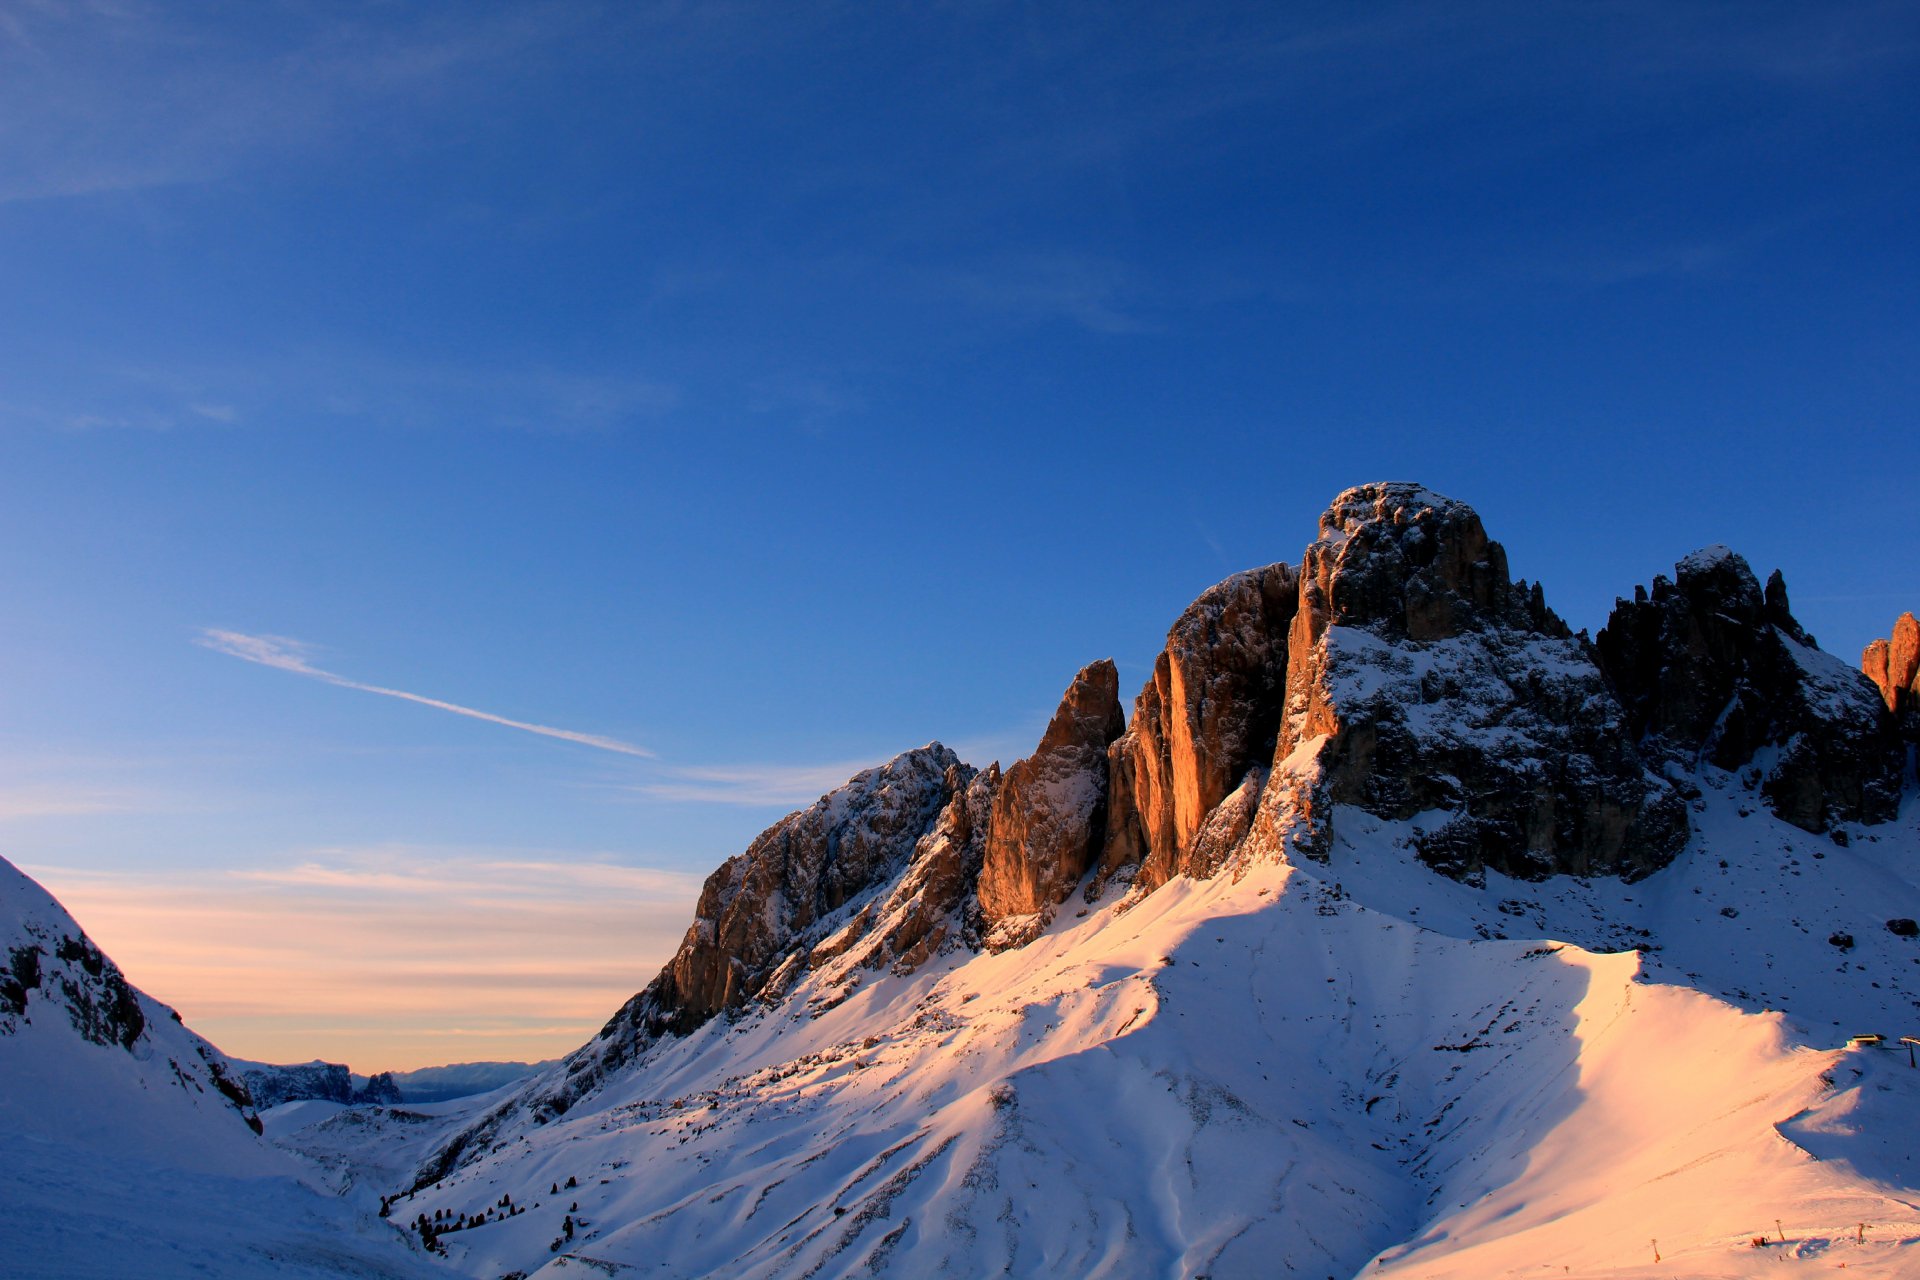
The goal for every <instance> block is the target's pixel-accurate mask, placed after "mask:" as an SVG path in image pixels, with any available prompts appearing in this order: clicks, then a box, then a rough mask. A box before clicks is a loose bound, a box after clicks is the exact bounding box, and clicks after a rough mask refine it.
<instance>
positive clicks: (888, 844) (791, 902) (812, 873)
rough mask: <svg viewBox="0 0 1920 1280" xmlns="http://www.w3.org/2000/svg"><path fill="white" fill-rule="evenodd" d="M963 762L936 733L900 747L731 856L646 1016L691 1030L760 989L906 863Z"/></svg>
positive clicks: (651, 994) (709, 887)
mask: <svg viewBox="0 0 1920 1280" xmlns="http://www.w3.org/2000/svg"><path fill="white" fill-rule="evenodd" d="M959 763H960V760H959V757H957V756H955V755H954V754H953V752H951V751H949V750H948V749H947V748H946V747H944V746H942V745H941V744H939V743H937V742H935V743H931V744H929V745H927V746H924V747H921V748H919V749H918V750H916V751H909V752H907V753H905V754H904V755H900V756H896V757H894V758H893V759H892V760H890V761H888V762H887V763H886V764H884V765H882V766H880V767H879V768H877V769H869V770H867V771H866V772H864V773H862V774H860V775H858V776H857V777H855V778H853V779H852V780H851V781H849V782H848V783H847V784H846V785H845V786H843V787H841V788H840V789H839V790H837V791H834V792H832V793H830V794H828V795H826V796H823V797H821V798H820V799H819V800H818V801H816V802H815V803H814V804H813V805H812V806H810V807H809V808H806V809H802V810H801V811H800V812H798V813H794V814H790V815H788V816H787V817H785V818H782V819H781V820H780V821H779V822H776V823H774V824H773V826H771V827H769V828H767V830H766V831H765V832H763V833H762V834H761V835H760V838H759V839H757V840H755V841H754V842H753V843H752V844H751V845H749V846H748V847H747V851H746V852H745V853H742V854H739V855H738V856H736V857H733V858H729V859H728V860H727V861H726V862H725V863H724V864H722V865H721V867H720V869H719V870H718V871H716V872H714V873H713V875H711V876H709V877H708V878H707V883H706V886H705V887H704V888H703V889H702V890H701V891H700V904H699V906H698V907H697V908H696V909H695V919H694V922H693V927H692V928H690V929H688V930H687V936H686V940H685V941H684V942H682V943H681V945H680V950H679V952H678V953H676V954H675V956H674V957H673V959H672V961H671V962H669V963H668V965H667V968H666V969H665V971H663V972H662V973H661V975H660V977H659V979H658V980H656V982H655V983H654V985H653V986H652V987H650V988H648V992H647V993H646V994H644V995H642V996H641V997H640V999H641V1000H642V1001H647V1002H650V1004H651V1008H650V1009H649V1010H648V1011H647V1019H648V1020H649V1021H653V1022H656V1023H659V1024H662V1025H664V1026H667V1027H671V1028H672V1029H673V1030H676V1031H686V1030H691V1029H692V1028H694V1027H696V1026H699V1025H700V1024H701V1023H702V1022H705V1021H706V1020H707V1019H708V1018H710V1017H712V1016H713V1015H714V1014H716V1013H718V1012H720V1011H721V1010H722V1009H726V1008H730V1007H737V1006H739V1005H741V1004H743V1003H745V1002H746V1001H747V1000H748V999H750V998H751V997H753V996H754V995H757V994H758V993H759V991H760V989H761V987H763V986H764V985H766V982H767V980H768V979H769V978H771V977H772V976H773V975H774V973H775V972H777V971H778V970H779V968H780V966H781V965H782V963H783V962H784V961H786V960H787V959H788V958H789V957H790V956H791V955H792V954H793V953H795V952H796V951H797V950H800V949H802V948H803V947H809V946H811V945H812V944H813V943H814V942H816V941H818V940H819V938H820V937H821V936H823V935H824V934H825V933H826V932H828V928H827V926H828V924H829V922H832V921H834V918H835V914H836V913H837V912H839V911H841V909H842V908H844V907H846V906H848V904H850V903H852V902H853V901H854V900H855V899H856V898H859V897H861V896H862V895H864V894H867V893H868V892H870V891H871V890H873V889H874V888H876V887H877V886H880V885H885V884H889V883H890V882H891V881H892V880H893V879H894V878H895V877H896V876H898V875H899V873H900V872H901V871H902V870H903V869H904V868H905V867H906V865H907V860H908V858H909V856H910V855H911V854H912V853H913V849H914V846H915V844H916V843H918V841H919V839H920V837H921V836H923V835H925V834H926V833H927V832H928V831H929V830H930V829H931V828H932V826H933V824H934V820H935V819H936V818H937V817H938V816H939V814H940V811H941V810H942V809H944V808H945V807H946V805H947V802H948V801H949V800H951V799H952V798H953V786H954V784H955V782H956V781H957V780H958V779H957V777H956V776H955V775H953V774H952V773H950V772H949V771H950V770H951V769H952V767H953V766H954V765H957V764H959ZM629 1007H630V1008H631V1007H632V1006H629ZM616 1021H618V1019H616Z"/></svg>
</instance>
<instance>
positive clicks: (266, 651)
mask: <svg viewBox="0 0 1920 1280" xmlns="http://www.w3.org/2000/svg"><path fill="white" fill-rule="evenodd" d="M195 643H197V644H200V645H203V646H205V647H206V648H209V649H212V650H213V651H214V652H216V653H224V654H227V655H228V656H230V657H234V658H240V659H242V660H243V661H246V662H254V663H258V664H259V665H261V666H263V667H273V668H274V669H276V670H279V671H291V672H292V673H293V674H294V675H297V676H309V677H311V678H312V679H315V680H324V681H326V682H327V683H328V684H332V685H338V686H340V687H341V688H342V689H358V690H360V692H362V693H377V694H379V695H381V696H382V697H385V698H399V699H401V700H402V701H405V702H417V703H419V704H420V705H421V706H423V707H437V708H438V709H439V710H441V711H451V712H453V714H455V715H457V716H467V717H468V718H470V719H473V720H485V721H487V722H488V723H489V724H503V725H505V726H507V728H509V729H519V730H522V731H523V732H526V733H537V734H539V735H540V736H541V737H543V738H559V739H561V740H562V741H565V742H577V743H579V744H580V745H582V746H586V747H598V748H599V749H600V750H602V751H617V752H619V753H620V754H621V755H623V756H643V757H647V758H652V756H653V752H651V751H649V750H647V749H646V748H645V747H636V746H634V745H633V744H632V743H631V742H622V741H620V740H619V739H618V738H603V737H600V736H599V735H598V734H592V733H575V732H574V731H573V730H571V729H556V728H554V727H553V726H552V725H545V724H529V723H527V722H526V721H525V720H509V719H507V718H506V717H505V716H497V715H494V714H493V713H492V712H491V711H478V710H475V709H474V708H473V707H463V706H461V705H460V704H459V703H457V702H442V701H441V700H440V699H438V698H429V697H426V696H424V695H422V694H418V693H408V692H407V691H406V690H405V689H388V688H384V687H382V686H380V685H377V684H362V683H361V682H360V681H358V680H349V679H347V678H346V677H345V676H337V675H335V674H333V672H331V671H322V670H320V668H318V667H315V666H312V665H310V664H309V663H308V662H307V659H306V656H305V654H306V650H307V646H306V645H305V644H302V643H301V642H300V641H298V640H290V639H288V638H287V637H285V636H250V635H244V634H242V633H240V632H238V631H220V630H218V629H216V628H213V627H206V628H203V629H202V630H201V632H200V638H199V639H198V640H197V641H196V642H195Z"/></svg>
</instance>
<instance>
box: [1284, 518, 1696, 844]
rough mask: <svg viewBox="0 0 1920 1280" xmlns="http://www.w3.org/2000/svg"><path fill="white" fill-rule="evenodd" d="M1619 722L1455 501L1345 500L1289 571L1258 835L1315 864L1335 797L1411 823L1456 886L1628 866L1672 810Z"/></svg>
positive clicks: (1538, 595)
mask: <svg viewBox="0 0 1920 1280" xmlns="http://www.w3.org/2000/svg"><path fill="white" fill-rule="evenodd" d="M1624 727H1625V726H1624V718H1623V716H1622V714H1621V711H1620V708H1619V707H1618V705H1617V704H1615V702H1614V701H1613V699H1612V698H1611V696H1610V695H1609V693H1608V690H1607V685H1606V681H1605V679H1604V677H1603V676H1602V675H1601V673H1600V670H1599V668H1598V667H1597V666H1596V665H1595V663H1594V660H1593V655H1592V653H1591V651H1590V650H1589V648H1588V647H1587V645H1586V644H1585V643H1584V641H1582V640H1581V639H1578V638H1575V637H1572V636H1570V635H1569V634H1568V632H1567V628H1566V625H1565V624H1564V623H1563V622H1561V621H1560V619H1559V618H1558V617H1557V616H1556V615H1555V614H1554V613H1553V611H1552V610H1550V609H1549V608H1547V605H1546V601H1545V598H1544V595H1543V593H1542V592H1541V590H1540V588H1539V586H1538V585H1534V586H1531V587H1530V586H1528V585H1527V584H1526V583H1524V582H1520V583H1514V582H1511V581H1509V579H1508V576H1507V558H1506V553H1505V551H1503V550H1502V549H1501V547H1500V544H1499V543H1497V542H1493V541H1491V540H1490V539H1488V537H1487V535H1486V531H1485V530H1484V529H1483V528H1482V527H1481V524H1480V518H1479V517H1478V516H1477V515H1475V514H1474V513H1473V511H1472V510H1471V509H1470V508H1468V507H1467V506H1465V505H1464V504H1462V503H1459V502H1455V501H1453V500H1451V499H1449V498H1444V497H1441V496H1439V495H1437V494H1434V493H1432V492H1430V491H1428V490H1425V489H1422V488H1420V487H1419V486H1417V485H1408V484H1377V485H1363V486H1361V487H1360V488H1357V489H1350V490H1348V491H1347V492H1345V493H1343V494H1341V495H1340V496H1339V497H1338V498H1336V499H1335V500H1334V503H1333V506H1332V507H1330V508H1329V509H1328V511H1327V513H1326V514H1325V515H1323V516H1322V517H1321V518H1320V537H1319V538H1318V540H1316V541H1315V542H1314V543H1313V544H1312V545H1311V546H1309V547H1308V548H1307V553H1306V558H1305V560H1304V561H1303V563H1302V567H1301V571H1300V605H1299V609H1298V611H1297V612H1296V613H1295V615H1294V618H1293V627H1292V634H1291V636H1290V639H1289V650H1288V659H1287V703H1286V714H1285V718H1284V720H1283V722H1282V725H1281V730H1280V736H1279V743H1278V746H1277V749H1276V752H1275V767H1274V770H1273V774H1272V776H1271V778H1270V780H1269V782H1268V786H1267V793H1266V795H1264V796H1263V797H1262V800H1261V811H1260V813H1259V815H1258V816H1257V817H1256V819H1255V823H1254V826H1255V830H1256V832H1257V838H1258V842H1259V843H1260V844H1261V845H1262V846H1263V847H1266V848H1270V849H1278V848H1281V847H1283V846H1288V845H1290V846H1291V847H1292V848H1294V849H1296V850H1297V851H1299V852H1302V853H1305V854H1307V855H1308V856H1322V855H1323V854H1324V850H1325V849H1326V847H1327V842H1328V840H1329V838H1330V836H1331V830H1330V822H1331V814H1332V806H1333V805H1335V804H1345V805H1352V806H1355V807H1356V808H1359V809H1362V810H1364V811H1366V812H1368V813H1371V814H1373V815H1375V816H1378V817H1382V818H1388V819H1395V820H1403V819H1415V818H1418V819H1419V821H1418V822H1417V824H1416V826H1415V830H1414V835H1413V839H1414V841H1415V844H1416V847H1417V848H1418V850H1419V853H1420V856H1421V858H1422V859H1423V860H1424V861H1425V862H1427V863H1428V865H1430V866H1432V867H1433V868H1434V869H1435V870H1438V871H1440V872H1442V873H1443V874H1446V875H1449V876H1453V877H1455V878H1462V877H1477V876H1479V875H1480V874H1482V873H1483V872H1484V870H1485V869H1487V868H1493V869H1495V870H1498V871H1501V872H1504V873H1506V874H1508V875H1514V876H1519V877H1523V878H1538V877H1540V876H1545V875H1552V874H1557V873H1573V874H1579V875H1586V874H1605V875H1625V876H1628V877H1633V876H1641V875H1645V874H1647V873H1648V872H1650V871H1652V870H1654V869H1656V868H1658V867H1661V866H1664V865H1665V864H1666V863H1667V862H1668V861H1670V860H1671V859H1672V858H1673V856H1674V855H1675V854H1676V853H1677V852H1678V851H1679V849H1680V847H1681V846H1682V845H1683V844H1684V843H1685V841H1686V835H1687V826H1686V813H1685V808H1684V805H1683V803H1682V801H1681V799H1680V798H1679V796H1678V795H1677V794H1676V793H1675V792H1674V790H1673V788H1672V786H1671V785H1670V784H1669V783H1668V782H1667V781H1666V780H1664V779H1662V778H1659V777H1657V776H1654V775H1653V774H1651V773H1649V772H1648V771H1647V769H1646V767H1645V765H1644V762H1643V761H1642V760H1641V758H1640V756H1639V755H1638V753H1637V752H1636V751H1635V750H1634V749H1633V747H1632V745H1631V744H1630V743H1629V742H1628V741H1627V740H1626V735H1625V733H1624Z"/></svg>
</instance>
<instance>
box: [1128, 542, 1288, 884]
mask: <svg viewBox="0 0 1920 1280" xmlns="http://www.w3.org/2000/svg"><path fill="white" fill-rule="evenodd" d="M1299 603H1300V579H1299V575H1297V574H1296V573H1295V572H1294V570H1293V569H1292V567H1290V566H1288V565H1285V564H1270V565H1267V566H1266V567H1265V568H1262V569H1249V570H1247V571H1246V572H1244V573H1236V574H1234V575H1233V576H1232V577H1230V578H1228V579H1226V580H1225V581H1224V582H1220V583H1216V584H1215V585H1214V586H1212V587H1209V588H1208V589H1207V590H1206V591H1204V592H1202V593H1201V595H1200V597H1199V598H1198V599H1197V600H1195V601H1194V602H1193V603H1192V604H1190V605H1188V606H1187V608H1186V609H1185V610H1184V611H1183V612H1182V613H1181V615H1180V616H1179V618H1177V619H1176V620H1175V621H1174V624H1173V626H1172V627H1171V628H1170V629H1169V630H1168V631H1167V643H1166V647H1165V648H1164V649H1163V650H1161V652H1160V655H1159V657H1158V658H1156V659H1155V660H1154V667H1153V677H1152V679H1150V680H1149V681H1148V682H1147V684H1146V687H1145V688H1143V689H1142V690H1141V691H1140V696H1139V697H1138V698H1137V699H1136V700H1135V701H1134V708H1133V722H1132V725H1131V726H1130V728H1129V729H1128V731H1127V733H1126V735H1125V736H1124V737H1122V738H1120V739H1119V740H1118V741H1116V742H1115V743H1114V744H1113V748H1112V751H1111V753H1110V763H1109V778H1110V784H1111V790H1112V797H1113V799H1112V805H1111V808H1110V811H1109V819H1108V824H1107V837H1106V842H1105V847H1104V848H1103V850H1102V853H1101V870H1102V875H1103V878H1104V877H1107V876H1111V875H1113V874H1115V873H1118V872H1123V871H1126V870H1129V869H1132V868H1135V867H1137V868H1138V872H1137V875H1136V882H1137V883H1139V884H1141V885H1142V886H1144V887H1152V886H1154V885H1160V884H1164V883H1166V881H1168V880H1170V879H1172V878H1173V877H1174V876H1175V875H1178V874H1181V873H1183V872H1198V871H1200V870H1201V869H1202V864H1203V863H1204V862H1205V861H1206V858H1205V856H1204V854H1203V855H1202V856H1201V857H1200V858H1198V859H1196V858H1194V857H1193V856H1192V854H1193V852H1194V841H1195V839H1196V837H1197V836H1198V835H1199V832H1200V829H1201V825H1202V824H1203V823H1204V822H1205V821H1206V818H1207V815H1208V814H1210V813H1212V812H1213V811H1214V809H1215V808H1217V807H1218V806H1219V804H1220V802H1221V801H1222V800H1224V799H1226V798H1227V796H1228V795H1229V794H1230V793H1231V792H1232V791H1233V790H1234V789H1235V788H1236V787H1238V786H1239V785H1240V783H1241V781H1242V780H1243V779H1244V778H1245V777H1246V775H1247V771H1248V770H1249V769H1255V768H1259V767H1262V766H1264V765H1265V764H1266V763H1267V761H1268V760H1269V759H1270V758H1271V757H1272V755H1273V747H1274V741H1275V738H1276V735H1277V734H1278V732H1279V727H1280V715H1281V710H1282V708H1283V706H1284V705H1285V701H1286V688H1287V634H1288V631H1289V630H1290V628H1291V627H1292V624H1293V618H1294V614H1295V612H1296V611H1297V610H1298V608H1299Z"/></svg>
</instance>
